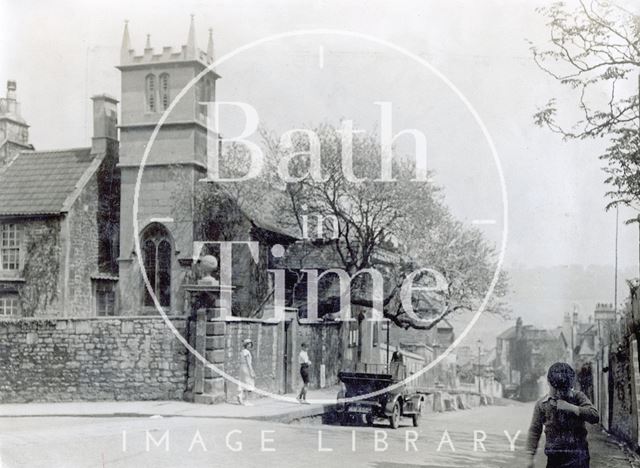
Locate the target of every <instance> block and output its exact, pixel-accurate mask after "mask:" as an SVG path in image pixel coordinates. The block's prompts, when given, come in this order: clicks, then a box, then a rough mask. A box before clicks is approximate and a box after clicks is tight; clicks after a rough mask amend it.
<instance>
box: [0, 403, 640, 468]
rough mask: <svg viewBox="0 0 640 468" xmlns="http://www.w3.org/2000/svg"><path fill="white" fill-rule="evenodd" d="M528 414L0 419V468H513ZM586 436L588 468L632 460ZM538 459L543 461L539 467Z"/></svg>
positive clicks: (494, 410)
mask: <svg viewBox="0 0 640 468" xmlns="http://www.w3.org/2000/svg"><path fill="white" fill-rule="evenodd" d="M531 411H532V405H514V406H509V407H485V408H477V409H474V410H471V411H460V412H452V413H440V414H430V415H428V416H426V417H425V418H424V419H423V420H422V424H421V426H420V427H419V428H417V429H414V428H413V427H412V426H411V425H410V421H409V420H407V421H405V425H403V426H401V427H400V429H398V430H395V431H394V430H391V429H389V428H388V427H387V426H386V423H384V422H382V421H381V422H380V424H377V425H376V426H374V427H363V426H354V427H339V426H328V425H321V424H291V425H284V424H276V423H267V422H256V421H247V420H232V419H211V418H193V417H186V418H185V417H175V418H162V419H151V418H116V417H112V418H67V417H50V418H40V417H26V418H0V434H1V435H0V456H1V457H2V458H1V461H2V463H0V467H2V468H14V467H21V466H28V467H47V468H53V467H104V468H106V467H114V468H115V467H135V468H142V467H154V468H160V467H180V466H188V467H208V468H210V467H218V466H220V467H238V468H241V467H245V466H246V467H260V468H264V467H267V466H277V467H296V468H297V467H301V466H318V467H323V468H328V467H332V466H349V467H370V468H409V467H418V466H419V467H432V468H437V467H442V468H445V467H446V468H451V467H467V466H472V467H475V468H482V467H509V468H513V467H519V466H523V454H522V447H523V444H524V438H525V435H526V430H527V425H528V420H529V418H530V414H531ZM474 431H478V432H476V433H475V437H476V440H477V442H476V444H475V449H474ZM480 431H482V432H480ZM504 431H507V433H508V436H509V437H511V438H512V439H513V437H515V435H516V434H517V433H518V431H521V432H520V435H519V436H518V437H517V439H516V442H515V450H514V451H512V450H511V447H510V442H509V440H508V438H507V435H506V434H505V433H504ZM485 434H486V438H485V437H484V436H485ZM594 434H595V436H596V438H595V439H594V441H593V442H592V452H594V453H593V463H592V466H594V467H607V468H608V467H628V466H632V465H631V464H630V463H629V462H628V461H627V458H626V456H625V455H624V453H623V452H622V451H621V450H619V449H618V447H617V446H615V445H614V444H611V443H607V442H606V440H605V439H606V438H605V437H603V436H601V435H598V434H596V433H594ZM163 436H164V437H165V438H164V439H163ZM481 439H483V440H481ZM354 440H355V450H354V445H353V444H354ZM480 442H482V445H481V443H480ZM156 443H157V445H158V446H156ZM593 444H595V445H593ZM483 447H484V450H485V451H483ZM544 465H545V464H544V461H543V460H542V459H541V460H540V461H539V463H538V465H537V466H541V467H542V466H544Z"/></svg>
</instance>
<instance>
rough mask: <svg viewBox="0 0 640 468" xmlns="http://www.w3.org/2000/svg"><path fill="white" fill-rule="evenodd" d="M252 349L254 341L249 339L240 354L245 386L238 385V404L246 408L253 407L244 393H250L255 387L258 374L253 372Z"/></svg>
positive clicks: (241, 373)
mask: <svg viewBox="0 0 640 468" xmlns="http://www.w3.org/2000/svg"><path fill="white" fill-rule="evenodd" d="M251 349H253V341H251V340H250V339H249V338H247V339H246V340H244V341H243V342H242V353H240V382H242V383H243V384H245V386H244V387H242V386H240V385H238V404H240V405H245V406H251V403H250V402H248V401H246V400H245V395H244V392H245V390H246V391H247V393H248V392H250V391H251V389H252V388H253V387H255V378H256V373H255V372H254V371H253V357H252V356H251Z"/></svg>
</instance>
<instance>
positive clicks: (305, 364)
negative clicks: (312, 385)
mask: <svg viewBox="0 0 640 468" xmlns="http://www.w3.org/2000/svg"><path fill="white" fill-rule="evenodd" d="M300 347H301V348H302V349H301V350H300V354H299V355H298V363H299V364H300V377H302V388H301V389H300V393H299V394H298V401H299V402H300V403H304V404H309V402H308V401H307V386H308V385H309V366H310V365H311V360H310V359H309V354H308V353H307V343H302V344H301V345H300Z"/></svg>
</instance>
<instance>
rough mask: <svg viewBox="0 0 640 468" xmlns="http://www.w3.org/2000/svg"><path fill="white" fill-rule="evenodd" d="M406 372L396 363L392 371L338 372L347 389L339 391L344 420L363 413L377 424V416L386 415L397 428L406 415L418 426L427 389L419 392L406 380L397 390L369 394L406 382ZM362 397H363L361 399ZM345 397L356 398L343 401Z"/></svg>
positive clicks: (368, 422) (340, 413) (338, 406)
mask: <svg viewBox="0 0 640 468" xmlns="http://www.w3.org/2000/svg"><path fill="white" fill-rule="evenodd" d="M394 364H395V365H394ZM405 373H406V370H405V368H404V365H403V364H401V363H392V366H391V368H390V372H389V373H388V374H370V373H363V372H340V373H338V378H339V379H340V381H341V382H342V383H343V384H344V390H343V391H341V392H340V393H339V394H338V405H337V407H336V411H337V414H338V418H339V420H340V421H341V423H342V424H345V423H346V421H347V420H348V419H349V417H350V416H354V415H356V416H357V415H363V416H364V417H365V420H366V422H367V424H369V425H371V424H373V422H374V420H375V418H385V419H387V420H388V421H389V424H390V425H391V427H392V428H393V429H397V428H398V426H399V425H400V419H401V418H402V417H410V418H411V419H412V421H413V425H414V426H416V427H417V426H418V424H419V422H420V417H421V415H422V410H423V406H424V402H425V395H426V394H425V393H424V392H419V391H417V389H416V388H414V387H413V386H412V385H411V384H410V383H409V384H405V383H402V384H401V385H400V386H398V387H397V388H394V389H393V390H390V391H386V392H381V393H380V394H378V395H373V396H370V395H369V394H371V393H375V392H378V391H381V390H384V389H385V388H387V387H389V386H391V385H392V384H397V383H399V382H403V380H404V378H405ZM359 396H362V398H361V399H359V398H357V397H359ZM341 398H342V399H349V398H355V399H354V400H353V401H349V402H340V399H341Z"/></svg>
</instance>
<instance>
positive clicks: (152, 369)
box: [0, 317, 187, 403]
mask: <svg viewBox="0 0 640 468" xmlns="http://www.w3.org/2000/svg"><path fill="white" fill-rule="evenodd" d="M172 322H173V324H174V326H175V327H176V329H177V330H178V331H179V332H180V333H183V334H184V333H185V326H186V321H185V320H184V319H182V318H176V319H172ZM186 365H187V351H186V349H185V348H184V346H183V345H182V344H181V343H180V342H179V341H178V340H177V339H176V337H175V336H174V335H173V333H172V332H171V330H170V329H169V328H168V327H167V325H166V324H165V323H164V321H163V320H162V318H160V317H109V318H102V317H100V318H85V319H76V318H50V319H45V318H22V319H10V320H0V403H22V402H32V401H51V402H55V401H80V400H86V401H98V400H181V399H182V398H183V393H184V391H185V385H186V375H187V373H186Z"/></svg>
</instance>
